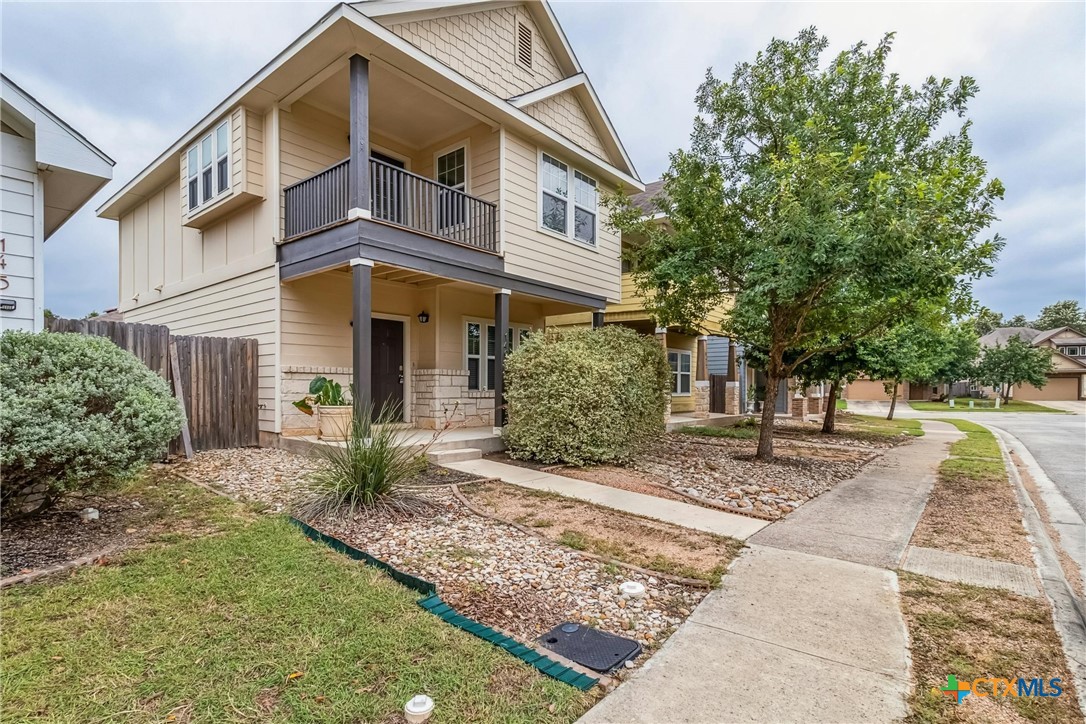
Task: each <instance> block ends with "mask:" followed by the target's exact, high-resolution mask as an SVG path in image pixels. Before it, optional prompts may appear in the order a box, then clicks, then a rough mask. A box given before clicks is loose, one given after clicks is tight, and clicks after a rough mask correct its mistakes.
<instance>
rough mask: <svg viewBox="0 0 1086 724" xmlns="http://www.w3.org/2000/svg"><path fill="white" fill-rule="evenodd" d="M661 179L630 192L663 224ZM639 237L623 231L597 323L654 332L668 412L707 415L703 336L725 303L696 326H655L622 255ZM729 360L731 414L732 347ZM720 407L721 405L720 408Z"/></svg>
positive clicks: (586, 317)
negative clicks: (668, 376)
mask: <svg viewBox="0 0 1086 724" xmlns="http://www.w3.org/2000/svg"><path fill="white" fill-rule="evenodd" d="M662 188H663V183H662V182H661V181H653V182H650V183H648V184H646V185H645V190H644V191H642V192H639V193H635V194H634V195H632V196H631V197H630V199H631V201H632V202H633V203H634V204H635V205H637V206H639V207H640V208H641V209H642V210H643V211H644V212H645V213H646V214H647V215H653V216H654V217H655V218H657V219H658V223H661V224H666V223H667V219H666V218H665V217H663V216H662V215H657V212H656V207H655V204H654V202H653V200H654V199H655V197H656V196H657V195H658V194H659V193H660V192H661V191H662ZM638 243H639V240H638V239H636V238H631V237H623V239H622V249H623V255H624V257H626V259H627V260H624V261H623V263H622V287H621V298H620V299H619V300H618V301H615V302H609V303H608V304H607V307H606V308H605V309H604V310H603V314H602V323H603V324H621V325H623V326H625V327H630V328H632V329H634V330H636V331H638V332H640V333H641V334H646V335H655V336H656V338H657V339H658V340H659V341H660V344H661V346H663V347H665V348H666V350H667V356H668V363H669V364H670V365H671V371H672V389H671V412H672V413H673V414H676V413H677V414H687V413H696V414H698V415H707V414H708V412H709V404H710V401H709V375H708V366H709V359H708V356H709V345H708V344H707V342H708V340H707V337H709V336H714V337H723V336H724V332H723V331H722V329H721V326H720V324H721V319H722V318H723V315H724V313H725V312H726V311H727V309H728V307H727V306H721V307H719V308H718V309H716V310H714V311H713V312H712V313H711V314H709V315H708V316H707V317H706V318H705V319H703V320H702V321H701V323H700V324H699V328H698V329H683V328H680V327H666V328H665V327H657V326H656V323H655V322H654V320H653V318H652V317H651V315H650V314H649V313H648V311H646V309H645V297H643V296H642V295H641V294H639V293H638V290H637V286H636V285H635V284H634V280H633V271H634V269H633V267H632V266H631V263H630V262H629V261H628V255H627V254H626V252H627V251H628V250H629V249H630V248H631V247H636V245H637V244H638ZM592 321H593V318H592V314H590V313H576V314H565V315H559V316H554V317H550V318H548V320H547V323H548V324H550V325H555V326H568V325H588V324H591V323H592ZM731 359H732V360H733V362H732V364H731V366H730V372H731V374H732V375H733V377H732V378H731V381H732V382H734V383H735V384H733V385H732V387H733V388H734V390H733V392H734V400H733V403H734V404H733V405H731V407H733V408H734V409H733V410H729V411H730V412H732V413H733V414H736V413H738V412H739V409H738V401H739V395H738V377H737V376H734V375H735V365H734V359H735V354H734V349H733V354H732V355H731ZM721 411H723V410H721Z"/></svg>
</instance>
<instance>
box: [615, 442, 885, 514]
mask: <svg viewBox="0 0 1086 724" xmlns="http://www.w3.org/2000/svg"><path fill="white" fill-rule="evenodd" d="M803 447H804V448H806V447H807V446H803ZM754 450H755V445H754V443H753V442H752V441H746V440H728V439H726V438H699V437H694V436H689V435H682V434H674V433H672V434H668V435H665V436H664V437H663V438H661V440H660V441H658V442H657V443H655V444H654V445H652V446H650V447H649V448H648V449H647V450H646V451H645V454H644V455H642V456H640V457H639V458H638V459H636V460H635V461H634V462H633V463H632V465H631V467H632V468H633V469H634V470H635V471H638V472H640V473H643V474H645V475H646V476H648V477H649V479H651V480H654V481H657V482H660V483H663V484H665V485H668V486H670V487H673V488H675V489H677V490H681V491H683V492H685V493H687V494H688V495H691V496H695V497H697V498H701V499H707V500H711V501H713V502H715V503H717V504H720V505H724V506H726V507H728V508H732V509H734V510H736V511H737V512H751V511H753V512H755V513H759V514H761V515H763V516H768V517H771V518H780V517H783V516H784V515H787V514H788V513H790V512H792V511H793V510H795V509H796V508H797V507H799V506H800V505H802V504H803V503H805V502H806V501H808V500H810V499H811V498H814V497H817V496H819V495H821V494H822V493H824V492H826V491H827V490H829V489H830V488H832V487H833V486H834V485H836V484H837V483H839V482H841V481H842V480H848V479H849V478H852V477H855V476H856V475H857V474H858V473H859V472H860V470H861V469H862V468H863V466H864V465H865V464H866V463H867V462H869V461H870V460H871V459H872V456H871V455H869V454H863V453H860V452H859V451H858V452H857V453H850V452H849V451H834V452H832V453H831V452H828V451H818V450H817V449H814V448H809V449H801V447H800V446H794V447H793V446H788V445H780V446H779V447H778V449H777V456H776V459H775V460H774V462H772V463H762V462H757V461H755V460H754V459H753V455H754Z"/></svg>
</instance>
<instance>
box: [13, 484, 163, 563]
mask: <svg viewBox="0 0 1086 724" xmlns="http://www.w3.org/2000/svg"><path fill="white" fill-rule="evenodd" d="M84 508H97V509H98V512H99V519H98V520H91V521H86V522H84V521H83V520H81V519H80V517H79V511H80V510H82V509H84ZM156 517H157V514H156V513H155V512H154V511H152V510H149V509H148V508H146V507H143V504H142V503H141V502H140V501H139V500H138V499H137V498H135V497H132V496H125V495H111V496H104V495H95V496H86V497H82V498H73V499H69V500H67V501H64V502H61V503H60V504H59V505H58V507H57V508H54V509H53V510H49V511H46V512H45V513H42V514H41V515H39V516H36V517H33V518H27V519H22V520H4V521H3V525H2V526H0V548H2V549H3V556H2V557H0V577H3V578H7V577H8V576H14V575H18V574H20V573H28V572H30V571H33V570H37V569H40V568H48V567H50V566H54V565H57V564H60V563H66V562H68V561H70V560H73V559H76V558H82V557H84V556H88V555H92V554H95V553H98V552H99V551H102V550H104V549H107V548H116V547H127V546H129V545H132V544H134V543H136V542H138V541H139V540H141V539H142V537H143V536H144V534H145V531H146V529H147V527H148V524H149V522H150V521H151V520H153V519H154V518H156Z"/></svg>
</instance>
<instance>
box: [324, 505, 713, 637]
mask: <svg viewBox="0 0 1086 724" xmlns="http://www.w3.org/2000/svg"><path fill="white" fill-rule="evenodd" d="M435 500H436V501H437V502H439V503H440V505H441V507H440V508H439V509H435V510H434V511H433V513H432V514H422V515H419V516H415V517H413V518H410V519H408V520H406V521H405V520H402V519H398V520H393V519H391V518H389V517H387V516H384V515H370V516H366V517H364V518H359V519H356V520H351V521H318V522H317V523H316V525H317V527H319V528H320V529H321V530H323V531H325V532H327V533H331V534H332V535H335V536H336V537H338V538H341V539H343V540H345V541H347V542H348V543H350V544H351V545H353V546H355V547H357V548H361V549H362V550H365V551H367V552H369V553H370V554H372V555H374V556H376V557H378V558H380V559H382V560H385V561H387V562H389V563H391V564H392V565H394V566H396V567H397V568H399V569H401V570H403V571H406V572H407V573H411V574H413V575H417V576H420V577H422V578H425V579H426V580H429V581H432V582H433V583H435V584H437V586H438V591H439V592H440V593H441V596H442V598H444V599H445V600H446V601H447V602H448V603H449V604H450V605H452V606H454V607H456V609H457V610H458V611H459V612H461V613H463V614H464V615H466V616H470V617H472V618H474V619H476V620H478V621H481V622H482V623H485V624H487V625H489V626H492V627H495V628H499V629H502V630H504V631H507V632H509V633H511V634H512V635H514V636H516V637H518V638H520V639H522V640H525V641H532V640H535V639H536V638H538V637H539V636H540V635H542V634H543V633H545V632H546V631H548V630H550V629H551V628H553V627H554V626H555V625H557V624H559V623H562V622H564V621H576V622H579V623H584V624H589V625H593V626H596V627H598V628H600V629H602V630H605V631H610V632H611V633H615V634H619V635H622V636H627V637H629V638H633V639H636V640H637V641H639V642H640V643H641V644H642V646H645V647H646V648H654V647H655V646H657V645H658V644H660V643H661V642H662V641H663V640H664V639H665V638H667V636H668V635H670V634H671V632H672V631H674V629H675V628H676V627H677V626H678V625H679V624H680V623H682V621H683V619H685V618H686V617H687V616H688V615H690V611H691V610H693V608H694V606H696V605H697V603H698V602H699V601H700V600H701V598H702V597H703V596H704V595H705V591H703V590H698V589H694V588H688V587H685V586H681V585H678V584H674V583H668V582H663V581H660V580H657V579H656V578H655V577H651V576H644V575H639V574H635V573H633V572H631V571H628V570H624V569H619V568H617V567H615V566H607V565H605V564H602V563H600V562H598V561H594V560H591V559H588V558H586V557H585V556H582V555H581V554H580V553H578V552H577V551H574V550H570V549H568V548H565V547H563V546H560V545H557V544H554V543H551V542H550V541H547V540H543V539H542V538H539V537H536V536H533V535H529V534H527V533H523V532H521V531H519V530H517V529H516V528H514V527H512V526H508V525H504V524H501V523H498V522H496V521H493V520H489V519H486V518H481V517H479V516H476V515H474V514H472V513H470V512H468V511H466V510H465V509H463V508H462V507H461V506H460V505H459V504H458V503H456V501H455V500H454V499H453V498H452V496H451V495H450V494H448V493H441V494H438V495H436V496H435ZM628 580H633V581H638V582H640V583H642V584H644V585H645V587H646V588H647V590H648V593H647V595H646V596H645V597H644V598H642V599H629V598H626V597H624V596H623V595H621V594H620V593H619V591H618V585H619V584H620V583H621V582H623V581H628Z"/></svg>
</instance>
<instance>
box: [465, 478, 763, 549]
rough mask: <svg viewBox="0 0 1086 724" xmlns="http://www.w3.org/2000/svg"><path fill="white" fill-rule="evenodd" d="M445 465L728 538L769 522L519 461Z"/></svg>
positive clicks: (742, 535)
mask: <svg viewBox="0 0 1086 724" xmlns="http://www.w3.org/2000/svg"><path fill="white" fill-rule="evenodd" d="M445 467H447V468H451V469H453V470H459V471H461V472H464V473H469V474H471V475H477V476H479V477H480V478H499V479H501V480H502V482H505V483H510V484H512V485H518V486H520V487H522V488H531V489H532V490H542V491H546V492H549V493H558V494H559V495H564V496H566V497H567V498H576V499H577V500H583V501H586V502H589V503H594V504H596V505H601V506H603V507H605V508H611V509H613V510H620V511H622V512H624V513H632V514H633V515H639V516H641V517H642V518H652V519H653V520H661V521H663V522H665V523H673V524H675V525H681V526H683V527H685V528H693V529H694V530H701V531H705V532H707V533H715V534H717V535H726V536H728V537H730V538H738V539H739V540H746V539H747V538H749V537H750V536H751V535H753V534H754V533H756V532H758V531H759V530H761V529H762V528H764V527H765V526H767V525H769V522H768V521H765V520H759V519H757V518H748V517H747V516H745V515H735V514H734V513H728V512H726V511H723V510H713V509H712V508H704V507H702V506H700V505H693V504H691V503H683V502H680V501H677V500H668V499H667V498H660V497H657V496H655V495H646V494H644V493H635V492H633V491H630V490H622V489H621V488H612V487H610V486H608V485H598V484H596V483H590V482H587V481H585V480H575V479H574V478H567V477H563V476H561V475H555V474H554V473H547V472H543V471H541V470H532V469H531V468H522V467H520V466H519V465H510V464H508V463H500V462H497V461H495V460H464V461H462V462H457V463H448V464H446V465H445Z"/></svg>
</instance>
